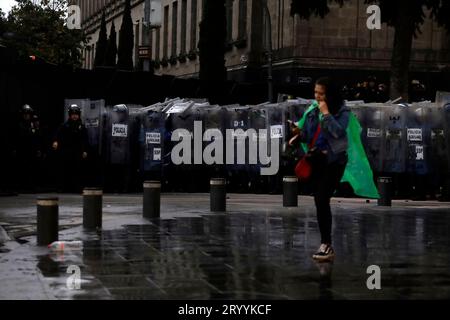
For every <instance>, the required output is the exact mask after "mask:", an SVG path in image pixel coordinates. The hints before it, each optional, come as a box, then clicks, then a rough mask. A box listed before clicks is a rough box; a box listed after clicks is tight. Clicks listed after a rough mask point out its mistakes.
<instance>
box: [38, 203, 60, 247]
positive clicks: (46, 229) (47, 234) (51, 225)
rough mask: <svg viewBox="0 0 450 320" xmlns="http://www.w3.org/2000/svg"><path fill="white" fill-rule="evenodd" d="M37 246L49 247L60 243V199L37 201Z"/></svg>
mask: <svg viewBox="0 0 450 320" xmlns="http://www.w3.org/2000/svg"><path fill="white" fill-rule="evenodd" d="M36 204H37V245H38V246H47V245H49V244H50V243H52V242H54V241H58V223H59V221H58V218H59V217H58V216H59V213H58V211H59V210H58V198H57V197H39V198H38V199H37V203H36Z"/></svg>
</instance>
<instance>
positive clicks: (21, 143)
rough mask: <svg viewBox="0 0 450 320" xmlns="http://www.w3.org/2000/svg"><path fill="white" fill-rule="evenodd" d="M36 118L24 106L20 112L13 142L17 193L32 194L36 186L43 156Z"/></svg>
mask: <svg viewBox="0 0 450 320" xmlns="http://www.w3.org/2000/svg"><path fill="white" fill-rule="evenodd" d="M36 118H37V116H36V115H35V114H34V110H33V108H31V107H30V105H28V104H25V105H24V106H23V107H22V110H21V119H20V121H19V124H18V128H17V135H16V139H15V142H14V154H15V157H16V162H15V163H16V165H17V172H18V178H19V179H18V180H19V191H21V192H34V191H35V188H36V184H37V181H36V180H37V179H36V178H37V173H38V163H39V162H40V159H41V158H42V154H43V152H42V151H43V145H42V144H43V140H42V135H41V132H40V128H39V125H37V122H36V121H35V120H34V119H36Z"/></svg>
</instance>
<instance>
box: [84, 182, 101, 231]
mask: <svg viewBox="0 0 450 320" xmlns="http://www.w3.org/2000/svg"><path fill="white" fill-rule="evenodd" d="M102 206H103V190H102V189H98V188H85V189H84V190H83V227H84V228H85V229H101V227H102Z"/></svg>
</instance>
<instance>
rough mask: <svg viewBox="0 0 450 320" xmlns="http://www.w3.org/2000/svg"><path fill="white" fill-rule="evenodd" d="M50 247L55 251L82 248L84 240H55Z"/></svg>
mask: <svg viewBox="0 0 450 320" xmlns="http://www.w3.org/2000/svg"><path fill="white" fill-rule="evenodd" d="M48 248H49V249H51V250H53V251H64V250H81V249H82V248H83V241H55V242H53V243H51V244H49V245H48Z"/></svg>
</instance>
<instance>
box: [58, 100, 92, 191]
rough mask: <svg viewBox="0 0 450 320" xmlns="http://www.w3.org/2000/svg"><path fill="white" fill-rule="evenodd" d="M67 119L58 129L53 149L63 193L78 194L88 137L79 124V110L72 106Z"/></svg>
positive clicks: (84, 128)
mask: <svg viewBox="0 0 450 320" xmlns="http://www.w3.org/2000/svg"><path fill="white" fill-rule="evenodd" d="M68 113H69V119H68V120H67V121H66V122H65V123H64V124H63V125H62V126H61V127H60V128H59V129H58V132H57V134H56V137H55V139H54V142H53V149H54V150H55V151H58V153H59V159H60V165H61V171H62V176H61V178H62V181H61V187H62V191H63V192H80V191H81V187H82V180H83V171H84V170H83V164H84V160H86V159H87V157H88V154H87V150H88V136H87V130H86V127H85V126H84V124H83V123H82V122H81V108H80V107H79V106H77V105H76V104H72V105H71V106H70V107H69V109H68Z"/></svg>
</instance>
